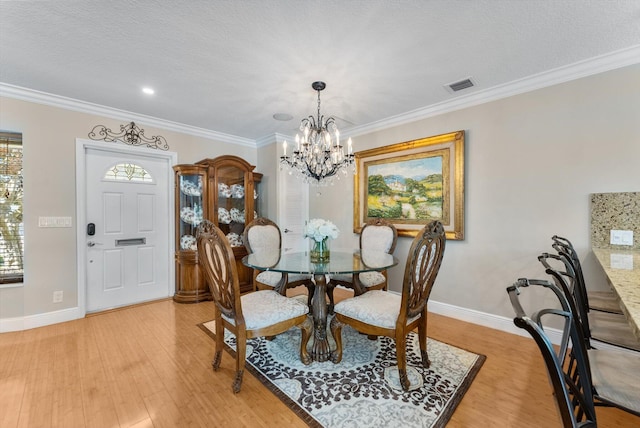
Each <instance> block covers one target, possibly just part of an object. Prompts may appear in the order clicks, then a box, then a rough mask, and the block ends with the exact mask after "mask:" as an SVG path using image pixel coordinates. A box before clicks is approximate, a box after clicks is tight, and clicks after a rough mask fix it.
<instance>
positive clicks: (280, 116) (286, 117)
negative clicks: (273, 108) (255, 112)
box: [273, 113, 293, 122]
mask: <svg viewBox="0 0 640 428" xmlns="http://www.w3.org/2000/svg"><path fill="white" fill-rule="evenodd" d="M273 118H274V119H275V120H281V121H283V122H286V121H288V120H291V119H293V116H291V115H290V114H288V113H276V114H274V115H273Z"/></svg>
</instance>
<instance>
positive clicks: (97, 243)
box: [87, 241, 102, 247]
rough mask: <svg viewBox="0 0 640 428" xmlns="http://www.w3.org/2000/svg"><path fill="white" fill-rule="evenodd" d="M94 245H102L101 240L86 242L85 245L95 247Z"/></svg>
mask: <svg viewBox="0 0 640 428" xmlns="http://www.w3.org/2000/svg"><path fill="white" fill-rule="evenodd" d="M96 245H102V242H93V241H89V242H87V247H95V246H96Z"/></svg>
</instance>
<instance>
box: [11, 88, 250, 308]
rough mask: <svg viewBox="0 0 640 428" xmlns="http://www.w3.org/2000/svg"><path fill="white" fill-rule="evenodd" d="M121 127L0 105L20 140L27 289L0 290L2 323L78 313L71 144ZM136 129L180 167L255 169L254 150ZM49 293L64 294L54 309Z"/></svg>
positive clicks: (16, 103)
mask: <svg viewBox="0 0 640 428" xmlns="http://www.w3.org/2000/svg"><path fill="white" fill-rule="evenodd" d="M123 123H126V122H123V121H119V120H114V119H109V118H104V117H99V116H94V115H90V114H84V113H78V112H74V111H70V110H65V109H61V108H56V107H51V106H46V105H41V104H35V103H31V102H26V101H20V100H15V99H10V98H2V97H0V129H3V130H8V131H16V132H21V133H22V139H23V164H24V194H25V196H24V229H25V282H24V286H23V287H21V288H8V289H0V319H3V318H5V319H6V318H13V317H20V316H29V315H35V314H42V313H47V312H53V311H58V310H62V309H66V308H72V307H75V306H77V278H76V277H77V273H76V272H77V268H76V194H75V191H76V184H75V173H76V171H75V169H76V165H75V162H76V160H75V149H76V138H83V139H88V137H87V135H88V133H89V132H90V131H91V129H92V128H93V127H94V126H95V125H99V124H100V125H104V126H106V127H108V128H111V129H112V130H118V129H119V127H120V125H121V124H123ZM139 125H140V126H141V127H142V128H144V130H145V135H147V136H155V135H162V136H163V137H165V138H166V139H167V142H168V143H169V146H170V149H169V150H170V151H174V152H177V153H178V162H179V163H192V162H195V161H198V160H200V159H203V158H207V157H210V158H213V157H216V156H219V155H223V154H233V155H237V156H240V157H242V158H244V159H246V160H247V161H248V162H250V163H252V164H255V160H256V150H255V148H252V147H243V146H240V145H237V144H228V143H221V142H218V141H213V140H209V139H206V138H202V137H194V136H191V135H186V134H181V133H177V132H172V131H167V130H163V129H158V128H153V127H149V126H145V125H144V124H139ZM104 144H116V143H104ZM40 216H68V217H71V218H72V219H73V227H72V228H47V229H43V228H38V217H40ZM55 290H62V291H63V292H64V301H63V302H62V303H57V304H54V303H52V297H53V291H55Z"/></svg>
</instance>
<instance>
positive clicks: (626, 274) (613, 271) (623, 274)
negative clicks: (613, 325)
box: [592, 248, 640, 339]
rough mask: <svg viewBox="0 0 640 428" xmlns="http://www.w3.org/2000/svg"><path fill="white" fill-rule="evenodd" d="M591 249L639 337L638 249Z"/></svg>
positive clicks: (639, 279)
mask: <svg viewBox="0 0 640 428" xmlns="http://www.w3.org/2000/svg"><path fill="white" fill-rule="evenodd" d="M592 251H593V254H594V255H595V256H596V259H597V260H598V263H600V266H602V269H603V270H604V273H605V275H606V276H607V280H608V282H609V284H610V285H611V288H613V291H614V292H615V293H616V295H617V296H618V298H619V299H620V307H621V309H622V312H623V313H624V315H625V317H626V318H627V321H628V322H629V325H630V326H631V329H632V330H633V332H634V334H635V335H636V337H637V338H638V339H640V250H621V249H608V248H592Z"/></svg>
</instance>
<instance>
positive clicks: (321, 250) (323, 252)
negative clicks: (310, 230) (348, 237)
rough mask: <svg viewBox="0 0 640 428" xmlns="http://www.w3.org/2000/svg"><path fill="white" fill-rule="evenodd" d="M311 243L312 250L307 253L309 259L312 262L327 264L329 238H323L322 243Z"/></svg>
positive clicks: (314, 241)
mask: <svg viewBox="0 0 640 428" xmlns="http://www.w3.org/2000/svg"><path fill="white" fill-rule="evenodd" d="M312 242H313V248H311V251H310V252H309V256H310V257H309V258H310V259H311V261H312V262H314V263H318V262H327V261H329V238H324V239H323V240H322V241H316V240H315V239H314V240H313V241H312Z"/></svg>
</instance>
